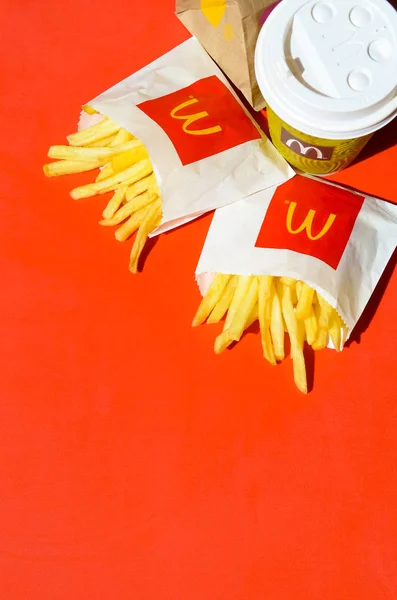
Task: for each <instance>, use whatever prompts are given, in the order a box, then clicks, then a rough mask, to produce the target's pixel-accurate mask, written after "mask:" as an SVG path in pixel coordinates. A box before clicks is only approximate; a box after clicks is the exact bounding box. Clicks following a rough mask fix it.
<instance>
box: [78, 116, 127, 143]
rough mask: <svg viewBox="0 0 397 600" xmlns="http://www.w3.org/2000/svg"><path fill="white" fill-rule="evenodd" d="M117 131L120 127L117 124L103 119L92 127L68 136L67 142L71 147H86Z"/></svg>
mask: <svg viewBox="0 0 397 600" xmlns="http://www.w3.org/2000/svg"><path fill="white" fill-rule="evenodd" d="M119 129H120V126H119V125H117V123H114V121H111V120H110V119H104V120H103V121H100V122H99V123H97V124H96V125H93V126H92V127H87V129H83V130H82V131H78V132H77V133H72V134H71V135H68V136H67V140H68V142H69V144H70V145H71V146H86V145H87V144H92V143H93V142H97V141H98V140H101V139H103V138H106V137H109V135H111V134H112V133H117V131H118V130H119Z"/></svg>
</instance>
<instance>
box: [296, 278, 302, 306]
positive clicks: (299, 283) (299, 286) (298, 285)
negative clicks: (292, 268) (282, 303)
mask: <svg viewBox="0 0 397 600" xmlns="http://www.w3.org/2000/svg"><path fill="white" fill-rule="evenodd" d="M302 285H303V282H302V281H297V282H296V295H297V298H298V302H299V298H300V297H301V293H302Z"/></svg>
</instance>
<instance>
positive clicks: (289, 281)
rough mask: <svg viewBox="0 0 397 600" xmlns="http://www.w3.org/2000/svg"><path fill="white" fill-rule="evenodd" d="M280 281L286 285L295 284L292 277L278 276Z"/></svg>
mask: <svg viewBox="0 0 397 600" xmlns="http://www.w3.org/2000/svg"><path fill="white" fill-rule="evenodd" d="M280 281H281V283H282V284H284V285H286V286H287V287H291V286H294V287H295V285H296V279H294V278H293V277H280Z"/></svg>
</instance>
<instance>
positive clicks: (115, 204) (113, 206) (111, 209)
mask: <svg viewBox="0 0 397 600" xmlns="http://www.w3.org/2000/svg"><path fill="white" fill-rule="evenodd" d="M127 189H128V186H127V185H120V187H119V188H118V189H117V190H116V191H115V193H114V194H113V197H112V198H111V199H110V200H109V202H108V204H107V206H106V208H105V210H104V211H103V213H102V216H103V218H104V219H107V220H109V219H111V218H112V217H113V215H114V213H115V212H116V211H117V210H118V208H119V207H120V206H121V205H122V203H123V200H124V198H125V195H126V193H127Z"/></svg>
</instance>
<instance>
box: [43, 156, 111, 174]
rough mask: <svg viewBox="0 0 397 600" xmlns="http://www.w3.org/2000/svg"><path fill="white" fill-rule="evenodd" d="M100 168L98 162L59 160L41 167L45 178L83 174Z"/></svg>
mask: <svg viewBox="0 0 397 600" xmlns="http://www.w3.org/2000/svg"><path fill="white" fill-rule="evenodd" d="M99 166H100V162H98V161H97V162H95V161H92V162H80V161H76V160H59V161H57V162H53V163H48V164H47V165H44V166H43V171H44V174H45V175H46V176H47V177H58V176H59V175H72V173H84V172H86V171H93V170H94V169H97V168H98V167H99Z"/></svg>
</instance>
